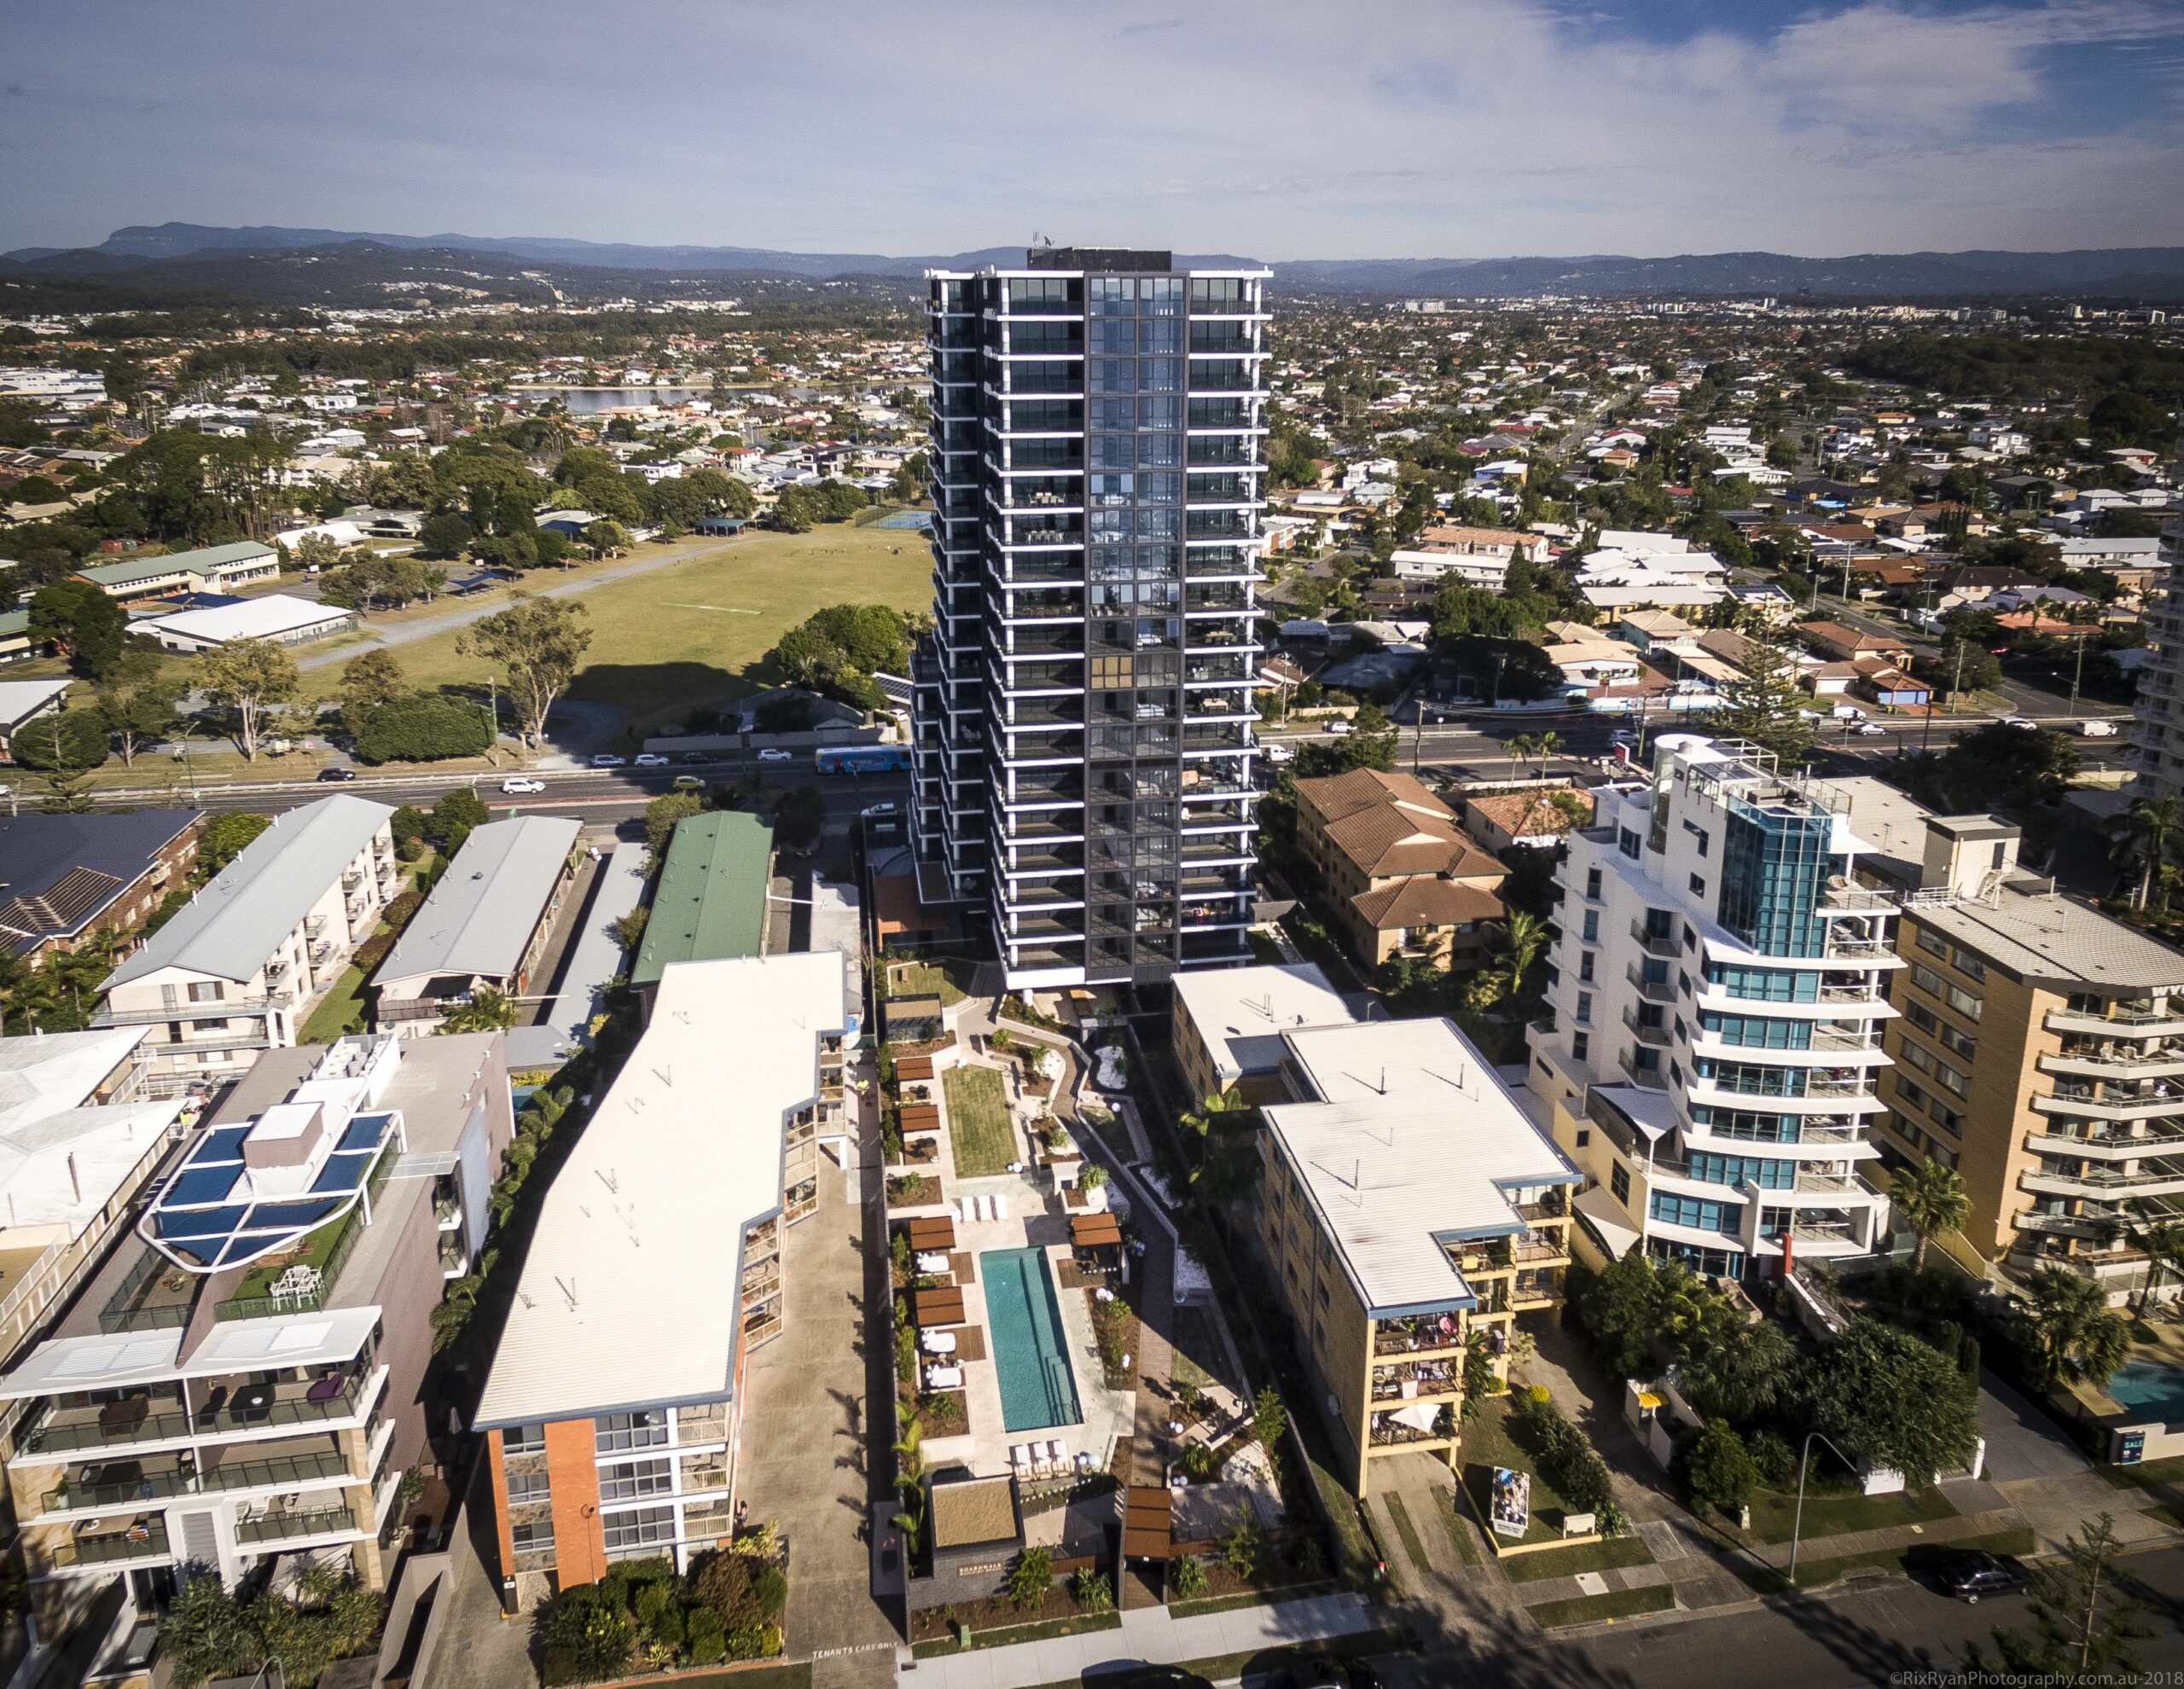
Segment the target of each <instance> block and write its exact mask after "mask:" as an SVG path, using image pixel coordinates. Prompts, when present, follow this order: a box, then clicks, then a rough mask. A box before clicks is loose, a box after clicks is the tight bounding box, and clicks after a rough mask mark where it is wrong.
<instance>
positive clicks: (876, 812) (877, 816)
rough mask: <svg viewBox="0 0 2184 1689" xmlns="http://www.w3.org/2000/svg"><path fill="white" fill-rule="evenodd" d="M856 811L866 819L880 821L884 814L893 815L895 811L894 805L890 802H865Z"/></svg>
mask: <svg viewBox="0 0 2184 1689" xmlns="http://www.w3.org/2000/svg"><path fill="white" fill-rule="evenodd" d="M857 813H858V814H859V815H862V816H863V818H864V819H865V820H866V821H880V820H881V819H883V818H885V817H886V816H888V815H893V814H894V813H895V806H894V805H893V804H866V805H865V806H864V807H863V809H862V810H858V811H857Z"/></svg>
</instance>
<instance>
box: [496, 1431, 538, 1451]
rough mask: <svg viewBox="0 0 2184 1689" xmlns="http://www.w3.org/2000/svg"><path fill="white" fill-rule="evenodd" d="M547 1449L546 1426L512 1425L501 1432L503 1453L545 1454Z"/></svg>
mask: <svg viewBox="0 0 2184 1689" xmlns="http://www.w3.org/2000/svg"><path fill="white" fill-rule="evenodd" d="M545 1450H546V1427H545V1426H544V1425H510V1426H509V1427H508V1429H507V1430H506V1431H502V1433H501V1453H502V1454H543V1453H545Z"/></svg>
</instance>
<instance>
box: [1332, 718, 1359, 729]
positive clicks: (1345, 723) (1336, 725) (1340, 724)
mask: <svg viewBox="0 0 2184 1689" xmlns="http://www.w3.org/2000/svg"><path fill="white" fill-rule="evenodd" d="M1327 731H1328V732H1329V733H1355V732H1356V731H1357V723H1355V722H1353V721H1350V720H1347V719H1346V718H1345V717H1341V716H1337V717H1335V718H1334V719H1333V721H1331V722H1329V723H1327Z"/></svg>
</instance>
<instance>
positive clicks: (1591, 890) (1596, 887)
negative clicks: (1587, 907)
mask: <svg viewBox="0 0 2184 1689" xmlns="http://www.w3.org/2000/svg"><path fill="white" fill-rule="evenodd" d="M1585 896H1586V897H1587V898H1588V899H1589V901H1591V902H1593V903H1598V902H1600V870H1599V869H1598V868H1587V869H1586V870H1585Z"/></svg>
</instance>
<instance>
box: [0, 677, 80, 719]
mask: <svg viewBox="0 0 2184 1689" xmlns="http://www.w3.org/2000/svg"><path fill="white" fill-rule="evenodd" d="M75 683H76V682H74V681H73V680H70V679H68V678H67V677H66V676H63V677H62V678H61V679H60V680H22V681H0V728H12V727H15V726H18V725H20V723H24V722H26V721H28V720H30V719H31V717H33V716H36V715H38V714H40V713H41V712H43V711H46V710H49V709H52V708H53V707H54V706H55V705H57V704H59V703H60V702H61V699H62V697H63V696H64V695H65V694H67V690H68V688H70V687H72V686H73V685H75Z"/></svg>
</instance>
